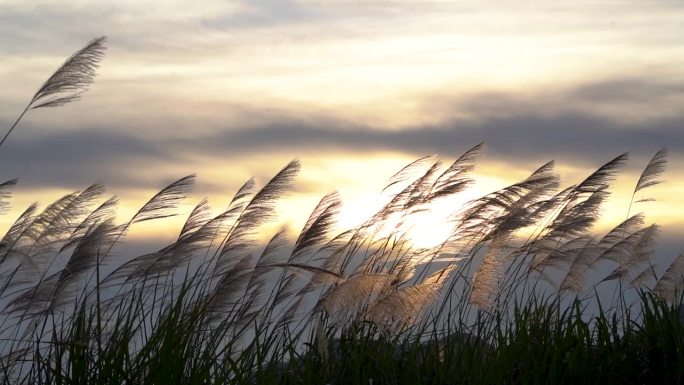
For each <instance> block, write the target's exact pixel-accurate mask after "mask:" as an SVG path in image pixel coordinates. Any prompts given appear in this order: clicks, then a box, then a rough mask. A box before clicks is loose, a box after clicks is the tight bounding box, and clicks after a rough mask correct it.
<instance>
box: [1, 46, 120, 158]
mask: <svg viewBox="0 0 684 385" xmlns="http://www.w3.org/2000/svg"><path fill="white" fill-rule="evenodd" d="M105 41H106V37H104V36H102V37H99V38H96V39H93V40H91V41H90V42H89V43H88V44H86V46H85V47H83V48H81V49H79V50H78V51H76V52H74V53H73V54H72V55H71V56H70V57H69V58H68V59H67V60H66V61H65V62H64V64H62V65H61V66H60V67H59V68H58V69H57V71H55V72H54V73H53V74H52V75H51V76H50V77H49V78H48V79H47V80H46V81H45V82H44V83H43V85H41V86H40V88H38V91H36V93H35V94H33V97H32V98H31V100H30V101H29V103H28V104H27V105H26V108H24V111H22V113H21V114H20V115H19V117H18V118H17V119H16V120H15V121H14V123H13V124H12V126H11V127H10V128H9V130H7V133H5V136H4V137H3V138H2V140H0V146H2V145H3V143H5V141H6V140H7V137H8V136H9V135H10V134H11V133H12V131H13V130H14V128H15V127H16V126H17V124H19V121H20V120H21V119H22V118H23V117H24V115H25V114H26V113H27V112H28V111H29V110H33V109H37V108H43V107H59V106H62V105H64V104H67V103H71V102H74V101H77V100H79V99H80V98H81V94H83V93H84V92H85V91H86V90H88V87H89V86H90V84H92V82H93V80H94V79H95V75H96V74H97V72H96V71H97V67H98V66H99V65H100V62H101V61H102V59H103V58H104V53H105V50H106V47H105V45H104V43H105Z"/></svg>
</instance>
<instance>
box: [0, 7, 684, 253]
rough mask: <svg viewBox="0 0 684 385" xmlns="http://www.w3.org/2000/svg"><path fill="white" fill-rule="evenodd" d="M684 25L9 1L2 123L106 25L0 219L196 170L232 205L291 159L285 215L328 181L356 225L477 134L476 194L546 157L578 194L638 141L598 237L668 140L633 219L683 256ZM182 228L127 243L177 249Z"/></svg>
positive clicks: (13, 170) (458, 13)
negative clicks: (422, 165) (100, 52)
mask: <svg viewBox="0 0 684 385" xmlns="http://www.w3.org/2000/svg"><path fill="white" fill-rule="evenodd" d="M682 20H684V4H682V3H681V2H675V1H672V2H666V1H662V2H645V1H634V2H614V1H571V2H562V1H557V2H524V1H523V2H510V1H489V2H481V1H462V2H447V1H427V0H426V1H420V2H417V1H403V0H388V1H385V0H378V1H372V2H368V1H355V0H349V1H340V0H325V1H324V0H304V1H274V0H268V1H218V0H216V1H213V0H210V1H181V0H171V1H156V0H155V1H121V0H119V1H105V0H102V1H92V2H90V1H75V0H72V1H68V2H67V1H63V2H60V1H43V0H37V1H31V2H26V1H20V0H0V54H2V60H0V79H1V80H0V84H2V87H1V88H0V129H3V127H7V128H9V126H10V125H11V123H12V122H13V121H14V119H16V117H17V115H18V114H19V113H20V112H21V111H22V110H23V108H24V106H25V104H26V103H27V102H28V100H29V99H30V97H31V96H32V95H33V93H34V92H35V90H36V89H37V88H38V87H39V86H40V85H41V84H42V82H43V81H44V80H45V79H46V78H47V77H48V76H49V75H50V74H51V73H52V72H53V71H54V70H55V69H56V68H57V67H58V66H59V65H60V64H61V63H62V62H63V60H64V59H65V58H66V57H68V56H69V55H70V54H71V53H72V52H74V51H75V50H77V49H78V48H80V47H82V46H83V45H85V43H87V42H88V41H89V40H91V39H92V38H95V37H98V36H102V35H106V36H107V37H108V40H107V47H108V50H107V54H106V57H105V59H104V61H103V62H102V65H101V68H100V70H99V75H98V77H97V79H96V81H95V83H94V85H93V86H92V87H91V89H90V90H89V91H88V92H87V93H86V94H84V95H83V99H82V100H81V101H79V102H78V103H73V104H69V105H66V106H63V107H60V108H56V109H42V110H35V111H31V112H30V113H29V114H28V115H26V117H25V118H24V120H23V121H22V123H21V125H20V127H18V129H17V130H16V131H15V132H14V133H13V134H12V136H11V137H10V138H9V140H8V141H7V142H6V143H5V145H3V147H2V148H0V162H1V164H2V165H3V168H2V177H3V178H4V179H11V178H14V177H18V178H19V179H20V184H19V186H17V188H16V189H15V190H14V196H13V199H12V203H11V204H12V210H11V211H10V213H8V214H6V215H4V216H2V218H0V226H2V227H3V228H6V226H7V225H8V224H9V223H10V222H11V221H12V220H13V219H14V218H15V217H16V215H18V213H19V212H20V211H21V210H23V209H24V208H25V207H27V206H28V205H29V204H30V203H31V202H33V201H39V202H41V203H43V204H47V203H49V202H51V201H52V200H54V199H56V198H57V197H59V196H61V195H62V194H64V193H67V192H71V191H74V190H81V189H83V188H85V187H86V186H88V185H89V184H91V183H93V182H95V181H102V182H103V183H104V184H105V186H106V187H107V189H108V192H110V193H111V194H116V195H118V196H119V197H120V200H121V209H120V213H121V215H122V216H125V215H126V214H127V213H128V214H132V213H133V212H134V211H135V210H136V209H137V208H138V207H139V206H140V205H141V204H142V203H144V201H145V200H147V199H148V198H149V197H151V196H152V195H153V194H154V193H155V192H156V191H158V190H159V189H160V188H161V187H163V186H165V185H166V184H168V183H169V182H171V181H173V180H175V179H178V178H180V177H182V176H184V175H187V174H191V173H196V174H197V177H198V180H197V186H196V190H195V193H194V194H193V198H192V199H194V202H197V201H198V200H199V199H201V198H202V197H204V196H208V197H209V201H210V203H211V204H212V206H213V207H216V208H218V209H220V208H222V207H224V206H225V205H226V204H227V202H228V200H229V199H230V197H231V196H232V194H233V193H234V192H235V190H236V189H237V188H238V187H239V186H240V185H241V184H242V182H244V181H245V180H246V179H247V178H249V177H250V176H255V177H256V179H257V181H258V182H261V184H263V183H265V182H266V181H267V180H268V178H269V177H270V176H272V175H273V174H275V173H276V172H277V171H278V170H279V169H280V168H281V167H283V166H284V165H285V164H287V162H288V161H289V160H291V159H293V158H298V159H300V160H301V162H302V172H301V174H300V176H299V177H298V179H297V183H296V185H295V186H294V189H293V191H292V193H291V194H290V195H289V197H288V198H287V200H285V201H283V203H282V204H281V206H280V209H279V212H280V213H281V222H282V223H285V224H286V225H289V226H291V227H293V228H298V227H301V225H302V224H303V222H304V221H305V220H306V216H307V215H308V211H310V210H311V209H312V208H313V207H314V206H315V204H316V203H317V201H318V199H320V198H321V197H322V196H323V195H324V194H325V193H328V192H330V191H333V190H337V191H339V192H340V194H341V197H342V198H343V200H344V202H345V209H344V211H343V213H342V222H343V225H352V224H353V223H354V222H355V221H359V220H361V219H364V218H363V216H364V213H365V214H369V210H371V209H372V208H373V207H375V206H374V205H376V204H377V199H378V192H379V191H380V190H381V189H382V187H383V186H384V185H385V182H386V181H387V179H388V178H389V177H390V176H391V175H392V174H393V173H394V172H396V171H397V170H399V169H400V168H401V167H402V166H404V165H405V164H406V163H408V162H410V161H412V160H413V159H416V158H418V157H421V156H424V155H435V156H438V157H439V158H441V159H444V160H445V161H447V162H448V161H449V160H453V159H454V158H456V157H457V156H458V155H460V154H461V153H463V152H464V151H466V150H467V149H468V148H470V147H472V146H473V145H475V144H477V143H480V142H483V141H484V142H485V143H486V151H485V152H484V154H483V155H482V157H481V159H480V160H479V161H478V168H477V170H476V174H475V176H476V180H477V184H476V186H475V189H476V190H475V191H476V192H479V193H486V192H490V191H492V190H494V189H496V188H500V187H503V186H505V185H506V184H507V183H513V182H515V181H517V180H520V179H523V178H524V177H525V176H527V175H528V174H529V173H531V172H532V171H533V170H534V169H536V168H537V167H538V166H540V165H542V164H544V163H545V162H547V161H549V160H555V161H556V165H557V171H558V172H559V173H560V175H561V177H562V184H563V185H564V186H567V185H570V184H572V183H576V182H578V181H580V180H582V179H583V177H585V176H587V175H588V174H589V173H590V172H591V171H593V170H594V169H596V168H597V167H599V166H600V165H602V164H603V163H605V162H607V161H608V160H610V159H612V158H614V157H615V156H617V155H619V154H621V153H623V152H626V151H629V152H630V162H629V163H628V164H627V165H626V167H625V168H624V170H623V172H622V173H621V174H620V175H619V177H618V179H617V180H616V182H615V188H614V190H613V191H614V194H613V198H614V199H612V200H611V201H610V202H609V203H608V205H607V206H606V209H605V212H604V215H603V218H604V219H603V221H602V222H601V223H600V224H599V230H600V229H601V228H606V227H607V226H609V225H610V224H613V225H614V224H616V223H617V222H618V221H619V220H620V219H623V218H624V216H625V215H626V212H627V207H628V205H629V199H630V194H631V189H633V187H634V184H635V183H636V179H637V178H638V175H639V173H640V172H641V170H642V169H643V167H644V166H645V165H646V163H647V162H648V160H649V159H650V157H651V156H652V155H653V154H654V153H655V152H656V151H657V150H658V149H659V148H661V147H663V146H666V147H667V148H668V149H669V151H670V154H669V163H668V169H667V172H666V173H665V175H664V178H663V179H664V180H665V183H663V184H661V185H659V186H656V187H653V188H652V189H651V190H650V191H649V192H648V196H649V197H652V198H655V199H656V201H655V202H649V203H647V204H641V205H640V206H639V207H638V208H637V209H636V210H637V211H644V212H645V213H646V214H647V218H648V221H649V222H655V223H658V224H660V225H661V226H662V227H663V232H662V235H661V238H662V242H661V246H659V247H660V249H659V252H662V253H664V254H668V255H667V256H666V258H672V257H674V255H673V254H675V253H677V252H680V251H682V250H683V249H684V247H683V246H684V242H681V241H680V239H682V238H683V236H684V215H683V214H684V207H683V206H682V204H681V199H680V197H681V196H683V195H684V178H682V176H684V155H683V154H684V152H683V150H684V135H682V133H683V132H684V108H682V107H683V106H684V45H682V41H684V23H682V22H681V21H682ZM191 203H192V201H191ZM428 223H429V222H428ZM177 226H178V223H177V222H169V223H167V224H164V225H158V224H155V225H154V226H148V227H146V228H142V229H140V230H138V232H137V233H136V234H138V235H137V236H139V237H143V238H155V237H156V238H163V239H164V240H166V241H171V240H172V239H173V236H174V235H175V234H171V233H172V232H171V231H170V230H169V229H170V228H174V229H175V228H177ZM426 226H427V225H426ZM294 232H295V233H296V231H294ZM429 232H430V231H428V233H429ZM169 234H171V235H169Z"/></svg>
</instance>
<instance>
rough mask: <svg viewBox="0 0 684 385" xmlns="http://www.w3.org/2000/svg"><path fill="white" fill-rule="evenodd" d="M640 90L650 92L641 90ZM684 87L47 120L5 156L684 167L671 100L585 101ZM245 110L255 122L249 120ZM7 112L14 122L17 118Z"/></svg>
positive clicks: (596, 86)
mask: <svg viewBox="0 0 684 385" xmlns="http://www.w3.org/2000/svg"><path fill="white" fill-rule="evenodd" d="M640 90H643V96H641V97H639V96H638V95H637V94H638V92H639V91H640ZM682 90H683V87H682V86H681V84H676V83H675V84H671V83H666V82H651V81H647V80H643V79H633V78H630V79H623V80H620V79H617V80H609V81H603V82H597V83H591V84H587V85H583V86H580V87H577V88H574V89H572V90H566V91H563V92H560V93H556V94H553V93H548V92H547V93H545V94H540V95H539V96H537V97H536V98H535V97H534V95H523V96H520V97H519V96H516V95H513V94H496V95H491V94H485V95H474V96H471V97H470V98H469V99H463V98H458V99H456V100H451V101H449V100H448V99H445V98H441V99H439V101H438V103H433V105H437V104H439V107H435V108H439V109H442V110H453V111H457V110H459V109H463V108H466V109H468V110H469V111H470V114H469V115H468V116H467V117H465V118H459V117H458V115H459V114H458V113H457V114H456V115H457V117H454V118H452V119H448V120H445V121H443V122H442V123H440V124H435V125H432V126H408V127H404V128H402V129H398V130H388V129H377V128H374V127H370V126H363V125H359V124H357V123H355V122H348V121H345V120H343V119H341V118H340V117H338V116H337V115H325V116H324V115H320V114H318V113H312V114H311V116H309V115H307V112H306V111H298V112H289V111H287V110H284V111H279V110H265V111H263V112H262V111H260V110H259V108H256V107H250V108H247V109H245V111H243V115H242V116H241V117H239V119H235V121H236V122H238V123H234V124H223V125H222V126H214V127H213V128H212V129H211V130H195V129H194V127H195V126H197V125H198V124H200V123H197V122H195V121H193V119H188V120H187V121H186V122H185V123H182V122H181V123H176V126H173V127H167V126H164V127H161V128H160V127H156V126H155V125H158V124H159V122H156V123H155V121H153V120H151V121H148V122H145V121H141V122H139V123H138V124H142V125H143V126H140V127H139V128H138V129H137V130H131V129H130V128H129V127H127V124H128V123H127V122H126V121H112V122H110V123H109V124H111V127H97V128H93V127H75V128H72V129H70V130H64V129H60V130H56V131H45V130H44V129H40V130H39V129H38V127H31V126H30V124H28V123H29V122H27V127H22V128H21V130H22V132H21V133H19V132H17V133H15V134H14V136H13V137H11V138H10V140H9V141H8V142H7V144H6V145H5V146H3V148H2V149H1V151H0V162H2V164H3V168H4V174H5V175H7V177H8V178H10V177H15V176H19V177H21V178H22V182H23V183H24V184H25V185H28V186H35V187H38V186H40V185H43V186H52V187H55V186H60V187H65V188H74V186H82V185H85V184H89V183H92V182H93V181H95V180H102V181H103V182H105V183H106V184H108V185H112V186H116V187H117V188H121V187H124V188H125V187H128V188H133V187H137V188H142V187H145V186H150V187H153V186H158V185H160V184H161V180H162V179H163V180H166V179H168V177H169V176H170V175H171V174H175V175H176V176H179V175H181V174H187V173H191V172H195V171H199V172H201V171H202V170H201V169H199V170H198V169H195V170H193V169H192V168H193V167H212V166H215V165H219V163H220V164H221V165H223V163H221V162H225V161H227V160H230V161H232V162H233V164H232V167H239V165H240V160H241V159H242V160H243V161H244V160H245V159H248V158H250V157H254V156H260V155H264V154H278V155H279V156H281V157H282V158H283V159H282V161H283V162H285V161H287V160H288V159H289V158H291V157H295V156H298V155H302V154H315V153H317V154H321V155H323V154H325V153H330V152H334V151H337V152H343V153H352V154H353V153H356V154H359V156H363V155H364V154H369V153H380V152H387V151H389V152H397V153H404V154H410V155H414V156H422V155H426V154H439V155H441V156H447V157H452V156H457V155H459V154H460V153H461V152H462V151H464V150H465V149H467V148H469V147H470V146H472V145H474V144H477V143H479V142H482V141H485V142H486V143H487V144H488V152H487V159H493V160H496V161H501V162H508V163H511V164H518V165H521V164H525V165H531V164H536V163H540V162H545V161H548V160H551V159H555V160H557V161H559V162H560V163H561V164H562V163H568V164H570V165H573V166H576V167H586V168H588V169H591V168H594V167H597V166H598V165H600V164H602V163H603V162H605V161H607V160H608V159H610V158H612V157H614V156H616V155H618V154H620V153H622V152H625V151H631V152H633V153H634V154H635V155H636V156H637V157H643V158H646V157H648V156H650V155H651V154H652V153H654V152H655V151H656V150H657V149H658V148H660V147H662V146H667V147H668V148H670V150H672V154H673V157H672V161H673V162H674V165H672V169H674V170H675V172H677V170H679V171H682V168H683V167H684V164H682V158H681V157H679V158H678V155H677V154H681V153H682V151H683V150H684V137H683V136H682V135H680V134H679V133H680V132H681V130H682V127H684V115H682V114H680V115H679V116H677V115H676V114H674V113H673V112H668V113H667V114H663V115H664V116H663V117H659V118H651V119H644V120H642V121H636V122H629V121H627V122H625V121H623V120H622V119H619V117H618V118H611V117H610V116H611V115H610V114H608V115H606V114H601V113H597V112H593V111H591V110H590V109H578V108H577V107H576V106H577V104H578V103H580V104H581V103H594V104H596V103H600V102H601V101H605V104H606V105H607V104H612V105H613V106H614V109H615V110H619V109H620V108H622V107H620V106H621V105H622V103H623V102H624V100H628V101H629V100H632V99H634V98H636V99H638V100H644V103H649V102H647V101H649V100H653V101H654V102H655V103H656V104H658V102H659V101H660V100H664V101H667V100H672V99H676V98H678V97H680V94H681V93H682V92H683V91H682ZM659 98H660V99H659ZM535 100H539V103H542V106H541V107H540V106H539V105H537V104H536V103H535ZM550 101H552V102H550ZM464 106H465V107H464ZM616 106H617V107H616ZM233 108H237V107H236V106H233ZM242 122H249V124H248V125H247V128H243V126H242ZM0 124H1V126H8V124H9V122H1V123H0ZM43 124H45V123H43ZM145 124H147V125H150V127H147V126H144V125H145ZM184 124H185V126H183V125H184ZM214 124H215V122H214ZM184 127H185V128H184ZM164 128H166V129H167V130H166V131H165V130H164ZM261 171H263V170H261ZM252 172H254V170H252ZM243 176H244V175H243ZM165 178H166V179H165Z"/></svg>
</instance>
